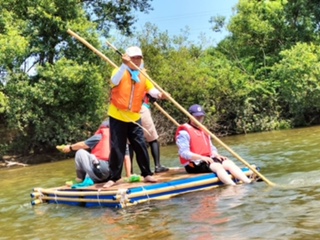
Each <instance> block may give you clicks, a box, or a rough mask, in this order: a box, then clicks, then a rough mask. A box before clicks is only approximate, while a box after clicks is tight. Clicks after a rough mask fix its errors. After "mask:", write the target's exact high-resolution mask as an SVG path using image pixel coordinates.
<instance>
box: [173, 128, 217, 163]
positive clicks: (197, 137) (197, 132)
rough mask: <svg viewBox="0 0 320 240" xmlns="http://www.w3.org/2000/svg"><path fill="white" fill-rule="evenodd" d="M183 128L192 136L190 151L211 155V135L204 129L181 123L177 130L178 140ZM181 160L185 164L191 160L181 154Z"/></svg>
mask: <svg viewBox="0 0 320 240" xmlns="http://www.w3.org/2000/svg"><path fill="white" fill-rule="evenodd" d="M181 130H184V131H187V132H188V134H189V136H190V151H191V152H193V153H196V154H199V155H202V156H207V157H210V156H211V152H212V149H211V145H210V136H209V135H208V134H207V133H206V132H204V131H203V130H202V129H197V128H195V127H193V126H191V125H190V124H188V123H185V124H183V125H181V126H180V127H179V128H178V129H177V132H176V140H177V136H178V135H179V132H180V131H181ZM180 162H181V164H182V165H183V166H185V165H187V164H188V163H189V162H190V160H188V159H185V158H183V157H181V156H180Z"/></svg>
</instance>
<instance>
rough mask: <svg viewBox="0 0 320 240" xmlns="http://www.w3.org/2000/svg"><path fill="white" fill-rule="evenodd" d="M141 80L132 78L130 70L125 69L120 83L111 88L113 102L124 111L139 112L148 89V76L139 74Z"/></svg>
mask: <svg viewBox="0 0 320 240" xmlns="http://www.w3.org/2000/svg"><path fill="white" fill-rule="evenodd" d="M139 79H140V82H135V81H133V80H132V79H131V74H130V73H129V71H128V70H127V71H125V73H124V75H123V77H122V79H121V81H120V83H119V85H117V86H115V87H113V88H112V90H111V103H112V104H113V105H114V106H116V108H118V109H120V110H124V111H131V112H135V113H139V112H140V109H141V106H142V103H143V97H144V95H145V91H146V80H147V79H146V77H145V76H144V75H143V74H139Z"/></svg>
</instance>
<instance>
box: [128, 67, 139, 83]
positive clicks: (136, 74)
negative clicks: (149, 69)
mask: <svg viewBox="0 0 320 240" xmlns="http://www.w3.org/2000/svg"><path fill="white" fill-rule="evenodd" d="M128 70H129V72H130V74H131V79H132V80H133V81H135V82H136V83H138V82H140V79H139V74H140V72H139V71H138V70H131V69H129V68H128Z"/></svg>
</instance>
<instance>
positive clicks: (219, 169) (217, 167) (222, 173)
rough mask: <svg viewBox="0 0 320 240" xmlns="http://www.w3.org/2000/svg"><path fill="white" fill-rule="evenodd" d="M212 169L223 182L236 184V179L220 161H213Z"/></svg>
mask: <svg viewBox="0 0 320 240" xmlns="http://www.w3.org/2000/svg"><path fill="white" fill-rule="evenodd" d="M210 169H211V170H212V172H215V173H216V174H217V176H218V178H219V179H220V181H221V182H223V183H224V184H228V185H236V184H235V182H234V181H232V179H231V178H230V176H229V174H228V173H227V172H226V170H225V169H224V168H223V166H222V165H221V164H220V163H216V162H215V163H211V164H210Z"/></svg>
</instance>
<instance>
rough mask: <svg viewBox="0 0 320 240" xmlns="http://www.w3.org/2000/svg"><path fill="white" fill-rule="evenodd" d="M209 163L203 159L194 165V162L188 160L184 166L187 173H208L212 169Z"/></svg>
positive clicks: (216, 160)
mask: <svg viewBox="0 0 320 240" xmlns="http://www.w3.org/2000/svg"><path fill="white" fill-rule="evenodd" d="M212 160H213V161H214V162H217V163H221V161H220V160H218V159H217V158H212ZM209 165H210V164H209V163H207V162H205V161H201V162H200V163H199V164H198V165H196V164H195V163H194V162H190V163H189V164H188V165H186V166H185V167H184V168H185V169H186V171H187V173H210V172H212V170H211V169H210V167H209Z"/></svg>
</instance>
